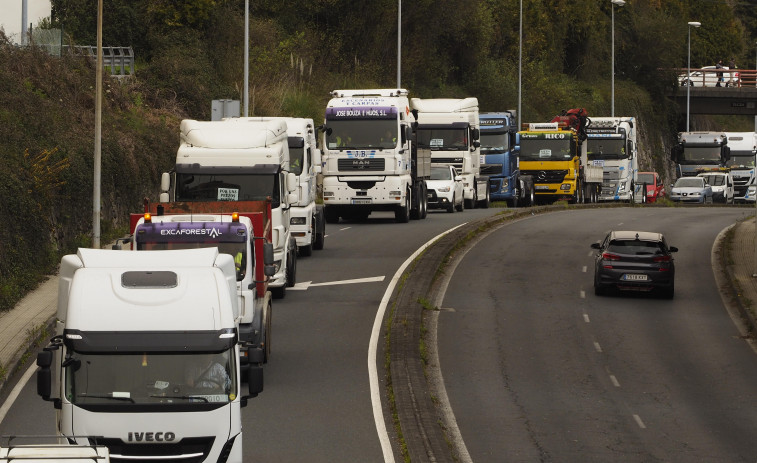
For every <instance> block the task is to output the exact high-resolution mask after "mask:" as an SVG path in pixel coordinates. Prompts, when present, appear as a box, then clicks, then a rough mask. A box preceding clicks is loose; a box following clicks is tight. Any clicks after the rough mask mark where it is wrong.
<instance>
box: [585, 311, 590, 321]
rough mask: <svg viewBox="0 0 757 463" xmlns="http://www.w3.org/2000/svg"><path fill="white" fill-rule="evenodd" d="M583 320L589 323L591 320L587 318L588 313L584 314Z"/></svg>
mask: <svg viewBox="0 0 757 463" xmlns="http://www.w3.org/2000/svg"><path fill="white" fill-rule="evenodd" d="M584 321H585V322H586V323H591V320H589V314H587V313H585V314H584Z"/></svg>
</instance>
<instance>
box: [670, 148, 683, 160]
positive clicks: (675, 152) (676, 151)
mask: <svg viewBox="0 0 757 463" xmlns="http://www.w3.org/2000/svg"><path fill="white" fill-rule="evenodd" d="M682 152H683V147H682V146H681V145H680V144H679V145H675V146H674V147H673V149H671V150H670V158H671V159H672V160H673V161H675V162H678V158H680V157H681V153H682Z"/></svg>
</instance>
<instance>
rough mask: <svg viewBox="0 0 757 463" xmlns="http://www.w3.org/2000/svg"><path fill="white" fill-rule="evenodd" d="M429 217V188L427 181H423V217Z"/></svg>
mask: <svg viewBox="0 0 757 463" xmlns="http://www.w3.org/2000/svg"><path fill="white" fill-rule="evenodd" d="M426 217H428V188H427V187H426V182H423V191H422V192H421V219H425V218H426Z"/></svg>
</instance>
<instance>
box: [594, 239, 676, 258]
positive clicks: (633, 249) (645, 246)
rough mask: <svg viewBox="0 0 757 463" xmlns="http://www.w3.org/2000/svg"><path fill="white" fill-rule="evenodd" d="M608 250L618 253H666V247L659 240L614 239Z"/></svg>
mask: <svg viewBox="0 0 757 463" xmlns="http://www.w3.org/2000/svg"><path fill="white" fill-rule="evenodd" d="M607 250H608V251H610V252H614V253H617V254H631V255H645V254H664V253H665V248H664V246H663V245H662V243H661V242H659V241H642V240H614V241H611V242H610V245H609V246H608V247H607Z"/></svg>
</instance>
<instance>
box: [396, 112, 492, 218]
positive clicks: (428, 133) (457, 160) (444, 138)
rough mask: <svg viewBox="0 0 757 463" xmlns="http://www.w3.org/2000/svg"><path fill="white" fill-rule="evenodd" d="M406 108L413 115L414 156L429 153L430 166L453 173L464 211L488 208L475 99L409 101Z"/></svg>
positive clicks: (487, 184) (487, 186) (487, 182)
mask: <svg viewBox="0 0 757 463" xmlns="http://www.w3.org/2000/svg"><path fill="white" fill-rule="evenodd" d="M410 104H411V105H412V108H413V111H417V113H416V117H417V122H418V130H417V134H416V138H417V143H418V152H419V153H421V152H430V155H431V164H432V165H451V166H454V167H455V168H456V169H457V171H458V172H459V173H460V176H461V177H462V178H463V197H464V198H465V207H467V208H474V207H484V208H486V207H489V177H487V176H485V175H481V157H482V156H481V142H480V141H479V138H480V136H481V134H480V130H479V123H480V122H479V114H478V99H476V98H462V99H457V98H433V99H421V98H411V99H410ZM419 155H420V154H419Z"/></svg>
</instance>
